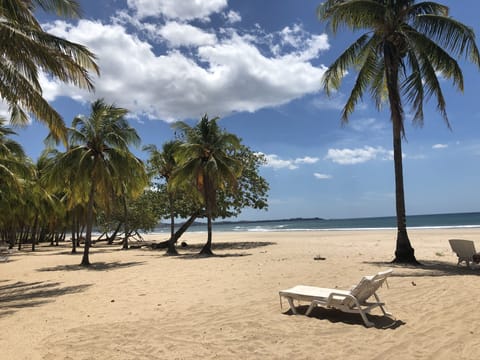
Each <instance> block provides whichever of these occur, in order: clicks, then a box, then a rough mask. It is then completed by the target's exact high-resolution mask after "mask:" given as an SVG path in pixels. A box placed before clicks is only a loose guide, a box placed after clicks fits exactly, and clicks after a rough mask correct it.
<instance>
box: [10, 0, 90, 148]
mask: <svg viewBox="0 0 480 360" xmlns="http://www.w3.org/2000/svg"><path fill="white" fill-rule="evenodd" d="M36 7H40V8H42V9H43V10H46V11H53V12H55V13H56V14H58V15H60V16H71V17H78V16H79V15H80V8H79V6H78V2H77V1H74V0H8V1H0V54H1V55H0V97H1V98H2V99H3V100H5V101H6V102H7V103H8V105H9V110H10V113H11V121H12V123H13V124H26V123H27V122H28V115H27V113H31V114H33V115H34V116H35V118H37V119H38V120H40V121H43V122H45V123H46V124H47V125H48V127H49V128H50V131H51V132H52V133H53V135H54V136H55V138H56V139H57V140H58V139H61V140H63V141H64V142H65V141H66V127H65V124H64V122H63V120H62V117H61V116H60V114H58V112H57V111H55V110H54V109H53V108H52V107H51V106H50V104H49V103H48V102H47V101H46V100H45V99H44V98H43V96H42V88H41V86H40V82H39V71H40V70H41V71H43V72H45V73H46V74H47V76H50V77H53V78H56V79H58V80H60V81H63V82H67V83H71V84H74V85H76V86H79V87H81V88H86V89H88V90H93V83H92V81H91V79H90V75H89V71H93V72H94V73H97V74H98V73H99V69H98V67H97V64H96V63H95V56H94V55H93V53H91V52H90V51H89V50H88V49H87V48H86V47H84V46H82V45H79V44H75V43H73V42H70V41H67V40H65V39H62V38H59V37H57V36H53V35H51V34H49V33H47V32H45V31H44V30H43V29H42V27H41V25H40V23H39V22H38V21H37V19H36V18H35V16H34V11H35V8H36Z"/></svg>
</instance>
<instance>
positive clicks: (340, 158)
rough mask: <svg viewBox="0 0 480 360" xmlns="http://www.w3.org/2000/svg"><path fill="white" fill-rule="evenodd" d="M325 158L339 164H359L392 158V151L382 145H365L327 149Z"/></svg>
mask: <svg viewBox="0 0 480 360" xmlns="http://www.w3.org/2000/svg"><path fill="white" fill-rule="evenodd" d="M325 159H327V160H331V161H333V162H334V163H337V164H340V165H352V164H360V163H364V162H367V161H371V160H377V159H380V160H392V159H393V151H391V150H386V149H384V148H383V147H381V146H379V147H372V146H365V147H363V148H359V149H328V153H327V156H325Z"/></svg>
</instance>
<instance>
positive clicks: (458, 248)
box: [448, 239, 477, 267]
mask: <svg viewBox="0 0 480 360" xmlns="http://www.w3.org/2000/svg"><path fill="white" fill-rule="evenodd" d="M448 242H449V243H450V246H451V247H452V250H453V252H454V253H455V254H457V256H458V262H457V266H459V265H460V264H461V263H462V262H465V263H466V264H467V267H470V262H473V255H475V254H476V253H477V251H476V250H475V243H474V242H473V241H472V240H463V239H450V240H448Z"/></svg>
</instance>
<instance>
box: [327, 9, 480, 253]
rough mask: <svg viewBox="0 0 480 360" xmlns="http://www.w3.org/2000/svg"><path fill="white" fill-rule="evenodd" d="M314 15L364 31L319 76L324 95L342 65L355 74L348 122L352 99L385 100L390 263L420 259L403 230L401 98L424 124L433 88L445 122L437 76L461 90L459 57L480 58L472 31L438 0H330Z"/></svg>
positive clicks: (477, 62)
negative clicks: (389, 138) (392, 206)
mask: <svg viewBox="0 0 480 360" xmlns="http://www.w3.org/2000/svg"><path fill="white" fill-rule="evenodd" d="M318 17H319V19H321V20H328V21H329V27H330V28H331V30H332V31H333V33H336V32H337V31H338V30H339V29H340V28H341V27H342V26H346V27H349V28H350V29H352V30H354V31H357V30H362V29H365V30H368V32H367V33H366V34H364V35H362V36H360V37H359V38H358V39H357V40H356V41H355V42H354V43H353V44H352V45H350V47H348V48H347V50H345V51H344V52H343V53H342V54H341V55H340V57H339V58H338V59H337V60H335V61H334V62H333V64H332V65H330V67H329V68H328V70H327V71H326V73H325V75H324V88H325V90H326V92H327V94H329V93H330V92H331V91H332V90H334V89H338V88H339V87H340V85H341V81H342V78H343V76H344V75H345V73H346V72H347V70H348V69H349V68H351V67H353V68H355V69H358V76H357V79H356V82H355V84H354V86H353V89H352V91H351V93H350V96H349V98H348V100H347V103H346V104H345V107H344V108H343V112H342V121H343V122H346V121H347V120H348V118H349V116H350V115H351V114H352V112H353V111H354V109H355V105H356V104H357V102H358V101H359V100H361V99H362V96H363V95H364V94H365V92H366V91H369V92H370V94H371V96H372V98H373V100H374V101H375V103H376V105H377V107H378V108H380V107H381V104H382V102H383V101H384V100H385V99H388V104H389V107H390V114H391V121H392V126H393V152H394V166H395V193H396V213H397V242H396V250H395V259H394V260H393V261H394V262H403V263H417V260H416V258H415V254H414V249H413V248H412V246H411V243H410V240H409V238H408V234H407V225H406V212H405V197H404V187H403V165H402V138H403V137H404V136H405V128H404V107H403V102H402V99H403V100H404V101H405V102H406V103H409V104H410V105H411V106H412V110H413V121H414V122H416V123H417V124H420V125H421V124H422V123H423V119H424V113H423V103H424V100H427V99H428V98H430V97H431V96H432V95H433V96H434V97H435V98H436V100H437V109H438V111H439V112H440V113H441V114H442V116H443V119H444V120H445V122H446V124H447V126H449V123H448V117H447V113H446V104H445V98H444V96H443V93H442V89H441V87H440V81H439V77H443V78H446V79H449V80H452V81H453V84H454V85H455V86H456V87H457V88H458V89H459V90H461V91H463V75H462V71H461V69H460V67H459V65H458V63H457V60H456V59H458V58H459V57H460V56H462V55H465V57H466V58H467V59H468V60H470V61H471V62H472V63H474V64H475V65H480V55H479V52H478V49H477V46H476V44H475V34H474V32H473V30H472V29H471V28H469V27H467V26H465V25H464V24H462V23H460V22H458V21H455V20H454V19H452V18H451V17H449V15H448V8H447V7H446V6H443V5H441V4H438V3H435V2H431V1H427V2H418V3H417V2H416V1H413V0H327V1H325V2H324V3H322V4H321V5H320V6H319V7H318Z"/></svg>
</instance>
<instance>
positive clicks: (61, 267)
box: [37, 261, 145, 271]
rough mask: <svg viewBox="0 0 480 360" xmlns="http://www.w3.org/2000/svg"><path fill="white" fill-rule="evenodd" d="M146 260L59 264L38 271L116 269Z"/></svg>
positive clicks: (142, 262)
mask: <svg viewBox="0 0 480 360" xmlns="http://www.w3.org/2000/svg"><path fill="white" fill-rule="evenodd" d="M144 263H145V262H144V261H130V262H119V261H114V262H109V263H105V262H95V263H92V265H90V266H82V265H57V266H51V267H45V268H40V269H37V271H79V270H90V271H108V270H115V269H122V268H128V267H132V266H138V265H142V264H144Z"/></svg>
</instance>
